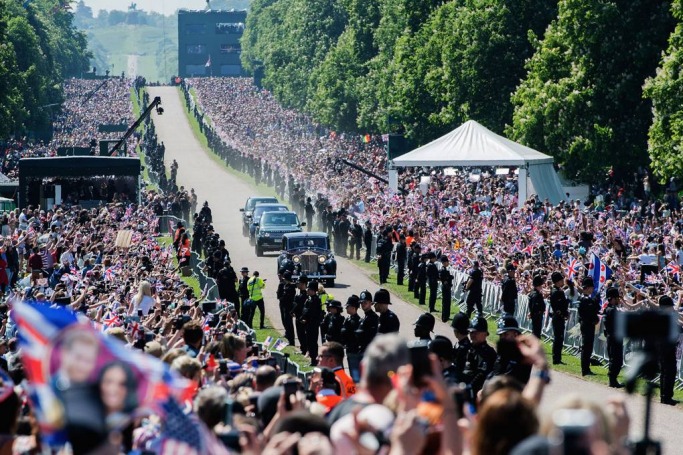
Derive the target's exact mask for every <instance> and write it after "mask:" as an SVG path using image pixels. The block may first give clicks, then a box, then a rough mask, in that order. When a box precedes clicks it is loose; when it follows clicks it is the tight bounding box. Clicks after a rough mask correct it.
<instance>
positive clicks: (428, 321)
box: [413, 313, 436, 341]
mask: <svg viewBox="0 0 683 455" xmlns="http://www.w3.org/2000/svg"><path fill="white" fill-rule="evenodd" d="M435 323H436V320H435V319H434V316H433V315H432V314H431V313H422V314H421V315H419V316H418V317H417V320H416V321H415V322H414V323H413V326H415V329H413V333H414V334H415V336H416V337H417V338H418V339H420V340H427V341H430V340H431V339H432V332H433V331H434V324H435Z"/></svg>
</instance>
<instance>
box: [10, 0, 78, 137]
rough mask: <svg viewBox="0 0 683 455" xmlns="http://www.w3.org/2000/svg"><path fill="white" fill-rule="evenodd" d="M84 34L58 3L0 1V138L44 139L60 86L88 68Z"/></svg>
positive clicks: (55, 1)
mask: <svg viewBox="0 0 683 455" xmlns="http://www.w3.org/2000/svg"><path fill="white" fill-rule="evenodd" d="M88 60H89V54H88V52H87V41H86V39H85V36H84V35H83V34H82V33H80V32H78V31H77V30H76V29H75V28H74V26H73V14H72V13H71V12H70V11H68V10H67V9H65V7H64V5H63V2H60V1H58V0H34V1H33V2H31V3H28V4H27V6H26V7H24V6H22V2H15V1H11V0H0V137H3V138H4V137H7V136H9V135H12V134H16V135H24V134H27V133H29V134H30V135H32V136H38V137H41V138H42V137H45V135H46V134H47V132H48V130H49V124H50V120H51V115H52V114H51V113H52V112H53V110H52V109H53V107H52V106H49V105H51V104H54V103H59V102H60V101H61V99H62V97H61V83H62V81H63V80H64V79H65V78H67V77H70V76H76V75H80V74H81V73H82V72H83V71H85V70H87V68H88Z"/></svg>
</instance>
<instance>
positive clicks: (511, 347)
mask: <svg viewBox="0 0 683 455" xmlns="http://www.w3.org/2000/svg"><path fill="white" fill-rule="evenodd" d="M496 334H497V335H498V336H499V339H498V350H497V357H496V363H495V364H494V366H493V371H492V372H491V374H490V375H489V379H490V378H492V377H494V376H501V375H506V376H511V377H513V378H515V379H516V380H518V381H519V382H520V383H522V384H526V383H527V382H529V377H530V376H531V365H530V364H526V363H524V362H523V357H522V353H521V351H520V350H519V347H518V346H517V337H518V336H519V335H521V334H522V330H521V329H520V328H519V323H518V322H517V319H515V318H514V316H511V315H507V314H506V315H504V316H503V317H502V318H501V319H500V320H499V321H498V330H497V331H496Z"/></svg>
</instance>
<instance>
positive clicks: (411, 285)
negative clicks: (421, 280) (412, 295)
mask: <svg viewBox="0 0 683 455" xmlns="http://www.w3.org/2000/svg"><path fill="white" fill-rule="evenodd" d="M416 278H417V274H416V273H413V272H412V271H411V272H410V273H409V274H408V292H412V291H413V290H414V289H415V279H416Z"/></svg>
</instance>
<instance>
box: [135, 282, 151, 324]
mask: <svg viewBox="0 0 683 455" xmlns="http://www.w3.org/2000/svg"><path fill="white" fill-rule="evenodd" d="M154 303H155V300H154V297H152V285H151V284H150V282H149V281H141V282H140V285H139V286H138V293H137V294H136V295H135V297H133V298H132V299H131V301H130V306H129V307H128V314H130V315H136V314H138V311H140V310H141V311H142V315H143V316H147V314H148V313H149V310H150V309H151V308H152V307H153V306H154Z"/></svg>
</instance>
